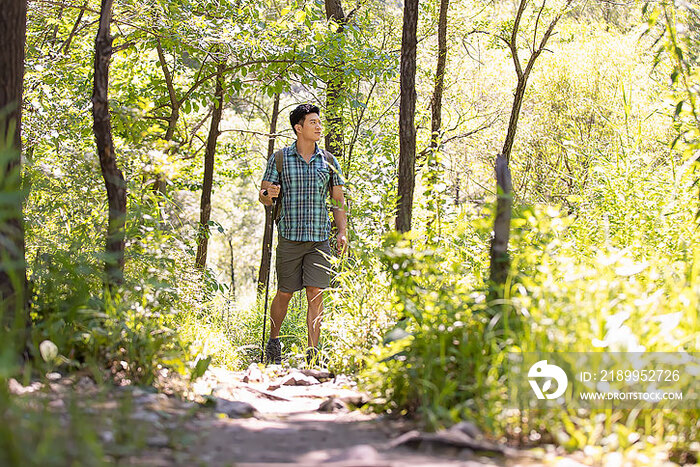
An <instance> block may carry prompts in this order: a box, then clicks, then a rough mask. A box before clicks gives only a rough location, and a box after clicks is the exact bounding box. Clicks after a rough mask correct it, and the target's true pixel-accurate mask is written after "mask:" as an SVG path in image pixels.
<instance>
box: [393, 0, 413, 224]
mask: <svg viewBox="0 0 700 467" xmlns="http://www.w3.org/2000/svg"><path fill="white" fill-rule="evenodd" d="M417 29H418V0H406V2H405V4H404V13H403V35H402V38H401V102H400V104H399V183H398V206H397V210H396V211H397V212H396V230H398V231H399V232H408V231H409V230H411V215H412V211H413V189H414V187H415V176H416V174H415V172H416V167H415V165H416V127H415V123H414V119H415V112H416V47H417V45H418V41H417V38H416V32H417Z"/></svg>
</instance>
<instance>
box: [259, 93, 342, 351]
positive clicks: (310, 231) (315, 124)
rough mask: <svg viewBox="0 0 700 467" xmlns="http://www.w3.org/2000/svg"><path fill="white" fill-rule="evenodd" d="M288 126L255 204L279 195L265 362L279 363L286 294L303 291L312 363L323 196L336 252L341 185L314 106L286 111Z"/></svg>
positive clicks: (325, 266)
mask: <svg viewBox="0 0 700 467" xmlns="http://www.w3.org/2000/svg"><path fill="white" fill-rule="evenodd" d="M289 122H290V123H291V125H292V129H293V130H294V132H295V133H296V137H297V140H296V142H295V143H292V145H291V146H288V147H286V148H284V157H283V161H284V163H283V170H282V172H281V173H280V172H278V171H277V165H276V163H275V157H274V156H273V157H271V158H270V159H269V160H268V162H267V170H266V171H265V175H264V176H263V181H262V184H261V186H260V193H259V198H260V202H261V203H263V204H264V205H266V206H270V205H271V204H272V199H273V198H277V197H278V196H279V194H280V191H281V193H282V198H281V200H279V202H281V203H282V206H281V211H280V217H279V224H278V231H279V242H278V245H277V262H276V269H277V282H278V288H277V294H276V295H275V298H274V299H273V300H272V307H271V309H270V321H271V324H270V328H271V329H270V340H269V341H268V342H267V345H266V348H265V356H266V360H267V362H268V363H275V364H279V363H281V362H282V349H281V345H280V342H279V333H280V328H281V327H282V321H283V320H284V317H285V316H286V315H287V308H288V306H289V301H290V300H291V299H292V295H293V294H294V292H296V291H297V290H301V289H302V288H303V289H305V290H306V299H307V301H308V303H309V307H308V312H307V315H306V325H307V326H308V332H309V338H308V344H309V347H308V350H307V352H306V360H307V363H309V364H312V363H313V362H314V361H315V360H316V359H317V356H318V349H317V346H318V340H319V336H320V334H321V316H322V312H323V289H325V288H327V287H328V285H329V282H330V268H331V265H330V263H329V261H328V259H327V256H328V255H330V253H331V250H330V245H329V236H330V230H331V224H330V220H329V218H328V210H327V208H326V198H327V197H328V194H329V192H330V196H331V198H332V200H331V205H332V206H333V219H334V220H335V224H336V226H337V228H338V237H337V239H338V240H337V249H338V252H342V251H343V250H344V249H345V248H346V246H347V244H348V238H347V217H346V214H345V197H344V195H343V185H344V182H343V178H342V173H341V171H340V164H338V160H337V159H336V158H335V157H334V156H333V155H331V154H330V153H328V156H326V154H324V151H323V150H321V149H320V148H319V147H318V144H317V142H318V141H319V140H320V139H321V117H320V110H319V108H318V107H316V106H314V105H311V104H302V105H300V106H298V107H297V108H296V109H294V110H293V111H292V112H291V114H290V116H289ZM329 162H330V163H329ZM278 184H279V185H281V187H280V186H279V185H278ZM280 188H281V190H280Z"/></svg>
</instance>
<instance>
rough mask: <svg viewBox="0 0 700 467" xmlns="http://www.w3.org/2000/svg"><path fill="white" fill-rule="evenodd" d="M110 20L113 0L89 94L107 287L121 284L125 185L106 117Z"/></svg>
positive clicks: (106, 5) (103, 19) (105, 5)
mask: <svg viewBox="0 0 700 467" xmlns="http://www.w3.org/2000/svg"><path fill="white" fill-rule="evenodd" d="M111 19H112V0H102V7H101V10H100V25H99V29H98V31H97V37H96V39H95V83H94V87H93V91H92V117H93V120H94V123H93V132H94V133H95V140H96V142H97V154H98V155H99V157H100V168H101V170H102V178H104V181H105V188H106V189H107V204H108V207H109V223H108V226H107V244H106V248H105V251H106V259H105V272H106V274H107V278H106V284H107V285H108V286H109V287H112V286H114V285H118V284H121V283H122V282H123V280H124V237H125V229H124V226H125V223H126V182H125V181H124V175H122V172H121V170H119V167H117V159H116V156H115V153H114V142H113V141H112V124H111V121H110V114H109V101H108V97H107V92H108V89H109V61H110V59H111V57H112V37H111V36H110V32H109V23H110V21H111Z"/></svg>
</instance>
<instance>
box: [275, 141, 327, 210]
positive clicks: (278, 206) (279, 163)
mask: <svg viewBox="0 0 700 467" xmlns="http://www.w3.org/2000/svg"><path fill="white" fill-rule="evenodd" d="M321 151H323V159H324V160H325V161H326V164H328V165H329V166H330V167H331V170H335V166H334V165H333V155H332V154H331V153H330V152H328V151H326V150H325V149H321ZM271 157H274V158H275V167H276V168H277V174H278V175H279V180H280V194H279V197H278V198H277V203H275V207H274V210H273V212H272V218H273V219H274V220H275V222H279V220H280V211H281V210H282V203H281V199H282V188H281V186H282V172H283V170H284V148H282V149H279V150H278V151H276V152H275V153H274V154H273V155H272V156H271ZM332 178H333V176H332V175H331V178H330V179H329V180H328V196H331V195H332V194H333V185H331V180H332ZM333 222H334V223H335V221H333Z"/></svg>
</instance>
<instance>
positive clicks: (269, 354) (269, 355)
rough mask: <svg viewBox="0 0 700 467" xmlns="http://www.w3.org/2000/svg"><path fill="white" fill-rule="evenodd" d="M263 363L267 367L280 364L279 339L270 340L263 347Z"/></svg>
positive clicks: (280, 346)
mask: <svg viewBox="0 0 700 467" xmlns="http://www.w3.org/2000/svg"><path fill="white" fill-rule="evenodd" d="M265 363H267V364H268V365H281V364H282V344H280V340H279V339H270V340H269V341H267V345H266V346H265Z"/></svg>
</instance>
